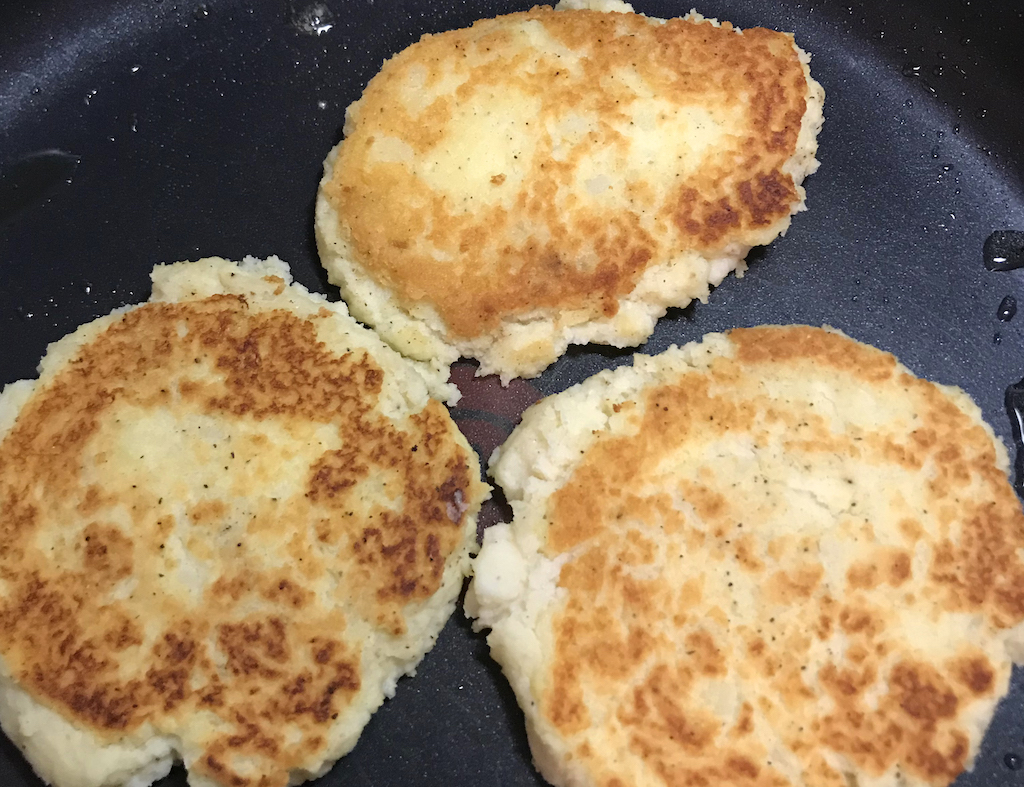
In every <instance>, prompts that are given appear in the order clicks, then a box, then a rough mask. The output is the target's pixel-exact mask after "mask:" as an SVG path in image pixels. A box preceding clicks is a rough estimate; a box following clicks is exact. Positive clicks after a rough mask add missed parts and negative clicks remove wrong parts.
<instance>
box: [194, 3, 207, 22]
mask: <svg viewBox="0 0 1024 787" xmlns="http://www.w3.org/2000/svg"><path fill="white" fill-rule="evenodd" d="M192 15H193V16H194V17H195V18H196V19H206V17H208V16H209V15H210V6H208V5H206V4H205V3H203V5H201V6H199V8H197V9H196V10H195V12H194V13H193V14H192Z"/></svg>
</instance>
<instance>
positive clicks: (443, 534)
mask: <svg viewBox="0 0 1024 787" xmlns="http://www.w3.org/2000/svg"><path fill="white" fill-rule="evenodd" d="M290 281H291V277H290V274H289V271H288V268H287V266H286V265H284V264H283V263H281V262H280V261H278V260H276V259H271V260H267V261H258V260H253V259H247V260H246V261H245V262H244V263H242V264H236V263H233V262H228V261H226V260H222V259H215V258H211V259H206V260H202V261H199V262H193V263H178V264H175V265H168V266H157V268H156V269H155V270H154V272H153V283H154V292H153V298H152V299H151V301H150V302H148V303H145V304H142V305H139V306H135V307H131V308H128V309H123V310H119V311H117V312H115V313H113V314H111V315H109V316H107V317H103V318H100V319H98V320H96V321H94V322H92V323H89V324H87V325H85V326H83V327H82V328H80V329H79V330H77V331H75V332H74V333H73V334H71V335H69V336H67V337H65V338H64V339H62V340H61V341H59V342H57V343H55V344H53V345H51V346H50V348H49V350H48V351H47V354H46V356H45V357H44V358H43V360H42V363H41V365H40V378H39V380H38V381H21V382H18V383H14V384H12V385H9V386H7V387H6V388H5V389H4V391H3V394H2V396H0V438H2V442H0V528H2V538H0V722H2V725H3V729H4V731H5V732H6V733H7V734H8V736H10V738H11V739H12V740H14V741H15V743H17V744H18V746H19V747H20V748H21V749H22V751H23V752H24V753H25V755H26V757H27V758H28V760H29V761H30V762H31V764H32V765H33V767H34V768H35V769H36V771H37V772H38V773H39V775H40V776H42V778H43V779H45V780H46V781H47V782H48V783H51V784H54V785H57V787H99V786H100V785H103V786H104V787H109V786H111V785H120V784H130V785H132V787H144V785H146V784H149V783H150V782H152V781H153V780H155V779H158V778H160V777H161V776H163V775H164V774H165V773H167V771H168V769H169V768H170V767H171V764H172V763H173V762H174V761H175V760H183V761H184V764H185V765H186V767H187V768H188V770H189V780H190V781H189V783H190V784H192V785H231V786H232V787H249V786H251V787H256V786H257V785H258V786H259V787H284V785H287V784H297V783H299V782H301V781H304V780H305V779H308V778H313V777H316V776H318V775H320V774H321V773H323V772H324V771H326V770H327V768H329V767H330V765H331V764H332V763H333V762H334V761H335V760H336V759H337V758H338V757H340V756H341V755H343V754H345V753H346V752H347V751H349V750H350V749H351V748H352V747H353V746H354V745H355V742H356V740H357V738H358V736H359V733H360V731H361V730H362V728H363V726H364V725H365V724H366V722H367V720H368V719H369V717H370V714H371V713H372V712H373V711H374V710H375V709H376V708H377V707H378V706H379V705H380V704H381V702H382V701H383V700H384V698H385V696H390V695H392V694H393V693H394V690H395V684H396V682H397V680H398V678H399V677H400V676H402V675H403V674H406V673H411V672H412V671H413V670H414V668H415V666H416V664H417V663H418V662H419V661H420V659H421V658H422V657H423V655H424V653H426V651H427V650H429V649H430V647H431V646H432V645H433V642H434V640H435V638H436V636H437V634H438V632H439V631H440V630H441V628H442V626H443V625H444V623H445V621H446V620H447V618H448V617H449V615H450V614H451V611H452V609H453V608H454V604H455V600H456V596H457V595H458V593H459V590H460V588H461V586H462V579H463V576H464V574H465V573H466V570H467V568H468V560H469V554H468V551H469V549H470V547H471V546H472V545H473V544H474V543H475V534H476V526H475V516H476V512H477V510H478V508H479V506H480V503H481V502H482V500H483V498H484V497H486V494H487V487H486V485H484V484H483V483H482V482H481V481H480V479H479V466H478V464H477V460H476V457H475V456H474V454H473V452H472V450H471V449H470V448H469V446H468V444H467V443H466V441H465V440H464V439H463V437H462V436H461V434H460V433H459V432H458V430H457V429H456V427H455V425H454V423H453V422H452V420H451V419H450V417H449V415H448V413H447V411H446V409H445V408H444V406H443V405H441V404H440V403H439V402H437V401H436V400H434V399H432V398H430V397H429V395H428V388H427V383H426V381H425V380H424V378H423V377H421V376H420V375H419V373H418V372H417V370H416V369H415V368H414V365H413V364H410V363H409V362H408V361H407V360H405V359H403V358H401V357H400V356H399V355H398V354H397V353H395V352H394V351H393V350H391V349H390V348H388V347H387V346H386V345H384V344H383V343H382V342H381V341H380V340H379V339H378V338H377V337H376V336H375V335H374V334H373V333H372V332H371V331H369V330H367V329H365V328H363V327H361V326H359V325H358V324H357V323H356V322H355V321H354V320H352V318H351V317H349V316H348V314H347V312H346V310H345V307H344V304H332V303H329V302H327V301H326V300H325V299H324V298H322V297H320V296H317V295H313V294H310V293H309V292H307V291H306V290H305V289H304V288H303V287H301V286H300V285H297V284H290Z"/></svg>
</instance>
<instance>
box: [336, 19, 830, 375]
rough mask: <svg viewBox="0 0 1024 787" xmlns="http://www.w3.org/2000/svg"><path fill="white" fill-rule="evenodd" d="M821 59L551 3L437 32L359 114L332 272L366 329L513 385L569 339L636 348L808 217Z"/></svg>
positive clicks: (369, 91)
mask: <svg viewBox="0 0 1024 787" xmlns="http://www.w3.org/2000/svg"><path fill="white" fill-rule="evenodd" d="M604 5H605V6H609V5H614V4H608V3H605V4H604ZM618 5H620V6H622V7H623V8H627V9H628V8H629V7H628V6H626V5H625V4H618ZM808 61H809V57H808V55H807V54H806V53H805V52H803V51H802V50H801V49H800V48H799V47H797V46H796V45H795V43H794V41H793V37H792V36H791V35H789V34H785V33H778V32H775V31H772V30H765V29H761V28H756V29H750V30H746V31H743V32H740V31H739V30H737V29H736V28H734V27H732V25H730V24H729V23H723V24H722V25H720V26H719V25H718V23H717V22H715V21H714V20H707V19H704V18H703V17H701V16H700V15H698V14H696V13H691V14H690V15H689V16H687V17H686V18H678V19H670V20H667V21H666V20H660V19H653V18H648V17H645V16H642V15H638V14H634V13H617V12H612V11H598V10H591V9H588V8H568V9H565V10H552V9H551V8H547V7H538V8H534V9H533V10H531V11H528V12H523V13H515V14H510V15H507V16H501V17H498V18H496V19H488V20H483V21H480V22H477V23H476V24H474V25H473V26H472V27H470V28H467V29H463V30H454V31H449V32H445V33H441V34H438V35H427V36H424V37H423V38H422V39H421V40H420V41H419V42H418V43H416V44H414V45H412V46H410V47H408V48H407V49H405V50H404V51H402V52H400V53H399V54H397V55H395V56H394V57H393V58H391V59H390V60H388V61H387V62H386V63H385V64H384V66H383V67H382V68H381V70H380V72H379V73H378V74H377V75H376V76H375V77H374V78H373V79H372V80H371V81H370V83H369V84H368V85H367V87H366V90H365V92H364V93H363V95H362V97H361V98H360V99H359V100H358V101H356V102H355V103H354V104H352V105H351V106H350V107H349V108H348V112H347V114H346V120H345V138H344V140H343V141H342V142H341V143H340V144H339V145H338V146H337V147H336V148H335V149H334V150H332V151H331V153H330V155H329V156H328V157H327V160H326V162H325V167H324V177H323V180H322V182H321V186H320V192H319V195H318V199H317V207H316V231H317V240H318V247H319V250H320V257H321V262H322V263H323V265H324V266H325V267H326V269H327V271H328V274H329V277H330V279H331V281H332V282H334V283H335V284H337V285H338V286H339V287H340V288H341V291H342V294H343V296H344V298H345V299H346V301H347V302H348V304H349V308H350V309H351V310H352V314H353V315H354V316H355V317H357V318H358V319H360V320H362V321H363V322H365V323H367V324H369V325H371V326H373V327H374V328H375V329H376V330H377V331H378V332H380V334H381V336H382V337H383V338H384V339H385V341H387V342H388V343H389V344H391V346H392V347H394V348H396V349H397V350H399V351H400V352H401V353H403V354H404V355H406V356H408V357H411V358H415V359H417V360H420V361H425V362H432V363H434V364H435V367H436V368H437V369H438V370H442V369H447V367H448V366H449V365H450V364H451V363H452V362H454V361H455V360H456V359H458V358H459V357H460V355H461V356H467V357H472V358H477V359H479V360H480V373H481V374H489V373H492V372H493V373H498V374H500V375H501V378H502V380H503V381H506V382H507V381H508V380H509V379H510V378H512V377H517V376H522V377H530V376H534V375H536V374H539V373H540V372H541V371H542V370H543V369H544V368H545V367H546V366H548V365H549V364H550V363H552V362H553V361H554V360H555V359H556V358H558V357H559V356H560V355H561V354H562V353H563V352H564V351H565V350H566V348H567V347H568V345H569V344H584V343H587V342H597V343H603V344H611V345H615V346H619V347H626V346H632V345H636V344H639V343H641V342H643V341H644V340H645V339H646V338H647V337H648V336H649V335H650V334H651V332H652V331H653V329H654V325H655V322H656V321H657V319H658V318H659V317H661V316H662V315H664V314H665V311H666V309H667V308H669V307H672V306H685V305H686V304H688V303H689V302H690V301H692V300H694V299H700V300H702V301H703V300H706V299H707V297H708V292H709V285H717V284H719V283H720V282H721V281H722V279H724V278H725V276H727V275H728V273H729V272H730V271H732V270H737V271H740V272H742V271H743V270H744V269H745V265H744V262H743V259H744V257H745V255H746V253H747V251H748V250H749V249H750V248H751V247H752V246H754V245H758V244H765V243H769V242H771V241H772V240H773V239H774V238H775V237H777V236H778V235H779V234H780V233H782V232H784V231H785V230H786V229H787V227H788V226H789V222H790V216H791V214H793V213H794V212H796V211H799V210H802V209H803V208H804V192H803V189H802V187H801V185H800V184H801V182H802V181H803V179H804V177H805V176H806V175H807V174H809V173H810V172H813V171H814V170H815V169H816V168H817V161H816V160H815V153H816V150H817V142H816V135H817V132H818V130H819V129H820V127H821V124H822V101H823V96H824V94H823V91H822V89H821V87H820V85H818V83H817V82H815V81H814V80H813V79H812V78H811V76H810V72H809V70H808V65H807V63H808Z"/></svg>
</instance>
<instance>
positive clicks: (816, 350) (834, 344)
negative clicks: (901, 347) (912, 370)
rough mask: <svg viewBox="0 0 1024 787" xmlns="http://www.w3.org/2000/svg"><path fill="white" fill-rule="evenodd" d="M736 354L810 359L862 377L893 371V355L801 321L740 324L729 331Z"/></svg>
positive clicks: (764, 359) (879, 377)
mask: <svg viewBox="0 0 1024 787" xmlns="http://www.w3.org/2000/svg"><path fill="white" fill-rule="evenodd" d="M729 338H730V339H731V340H732V342H733V344H735V346H736V357H737V359H738V360H740V361H741V362H743V363H752V364H762V363H791V362H794V361H813V363H815V364H816V365H818V366H819V367H820V366H829V367H833V368H834V369H836V371H838V372H840V373H842V374H844V375H849V374H852V375H853V376H855V377H858V378H860V379H863V380H867V381H870V382H873V383H881V382H885V381H886V380H889V379H890V378H891V377H892V376H893V374H895V372H896V359H895V358H894V357H893V356H891V355H889V354H888V353H882V352H879V351H877V350H875V349H874V348H871V347H868V346H866V345H863V344H858V343H857V342H852V341H850V340H849V339H848V338H847V337H845V336H842V335H840V334H836V333H829V332H828V331H822V330H820V329H818V328H810V327H805V326H802V325H794V326H787V327H785V328H784V329H783V330H777V329H775V328H773V327H761V328H742V329H737V330H734V331H730V332H729Z"/></svg>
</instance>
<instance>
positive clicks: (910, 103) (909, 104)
mask: <svg viewBox="0 0 1024 787" xmlns="http://www.w3.org/2000/svg"><path fill="white" fill-rule="evenodd" d="M903 106H905V107H907V108H908V109H909V108H910V107H912V106H914V99H912V98H908V99H907V100H906V101H904V102H903Z"/></svg>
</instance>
